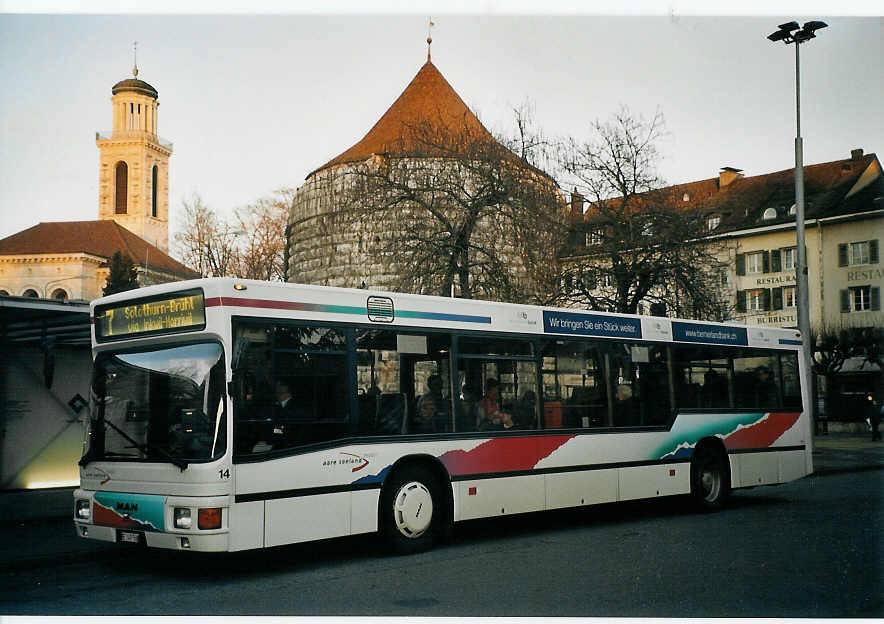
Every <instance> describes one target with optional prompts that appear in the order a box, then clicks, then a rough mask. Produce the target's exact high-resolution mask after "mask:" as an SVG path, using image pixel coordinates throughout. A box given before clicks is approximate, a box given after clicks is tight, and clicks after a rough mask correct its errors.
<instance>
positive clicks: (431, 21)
mask: <svg viewBox="0 0 884 624" xmlns="http://www.w3.org/2000/svg"><path fill="white" fill-rule="evenodd" d="M433 26H435V24H434V23H433V18H432V17H431V18H430V24H429V25H428V26H427V63H429V62H430V44H432V43H433V38H432V37H431V36H430V29H431V28H432V27H433Z"/></svg>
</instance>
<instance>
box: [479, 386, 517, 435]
mask: <svg viewBox="0 0 884 624" xmlns="http://www.w3.org/2000/svg"><path fill="white" fill-rule="evenodd" d="M479 412H480V413H481V415H482V423H481V425H480V427H479V428H480V429H486V430H488V429H492V430H493V429H510V428H512V426H513V417H512V416H511V415H510V414H508V413H506V412H504V411H502V410H501V409H500V396H499V384H498V382H497V380H496V379H494V378H493V377H489V378H488V379H487V380H485V396H484V397H483V398H482V400H481V401H480V402H479Z"/></svg>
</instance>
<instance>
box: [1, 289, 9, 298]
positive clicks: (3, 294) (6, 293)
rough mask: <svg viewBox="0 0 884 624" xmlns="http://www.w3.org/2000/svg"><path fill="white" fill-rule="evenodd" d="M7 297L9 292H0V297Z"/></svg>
mask: <svg viewBox="0 0 884 624" xmlns="http://www.w3.org/2000/svg"><path fill="white" fill-rule="evenodd" d="M8 296H9V291H7V290H0V297H8Z"/></svg>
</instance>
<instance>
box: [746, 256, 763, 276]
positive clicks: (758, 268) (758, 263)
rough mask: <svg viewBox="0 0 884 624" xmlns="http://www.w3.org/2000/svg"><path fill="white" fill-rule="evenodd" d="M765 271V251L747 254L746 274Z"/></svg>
mask: <svg viewBox="0 0 884 624" xmlns="http://www.w3.org/2000/svg"><path fill="white" fill-rule="evenodd" d="M754 273H764V252H763V251H756V252H755V253H750V254H746V274H747V275H752V274H754Z"/></svg>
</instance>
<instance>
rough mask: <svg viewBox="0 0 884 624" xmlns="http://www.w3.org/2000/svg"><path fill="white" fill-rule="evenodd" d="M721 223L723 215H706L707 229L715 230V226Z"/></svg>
mask: <svg viewBox="0 0 884 624" xmlns="http://www.w3.org/2000/svg"><path fill="white" fill-rule="evenodd" d="M720 223H721V216H720V215H709V216H708V217H706V229H707V230H709V231H710V232H711V231H712V230H714V229H715V228H717V227H718V225H719V224H720Z"/></svg>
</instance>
